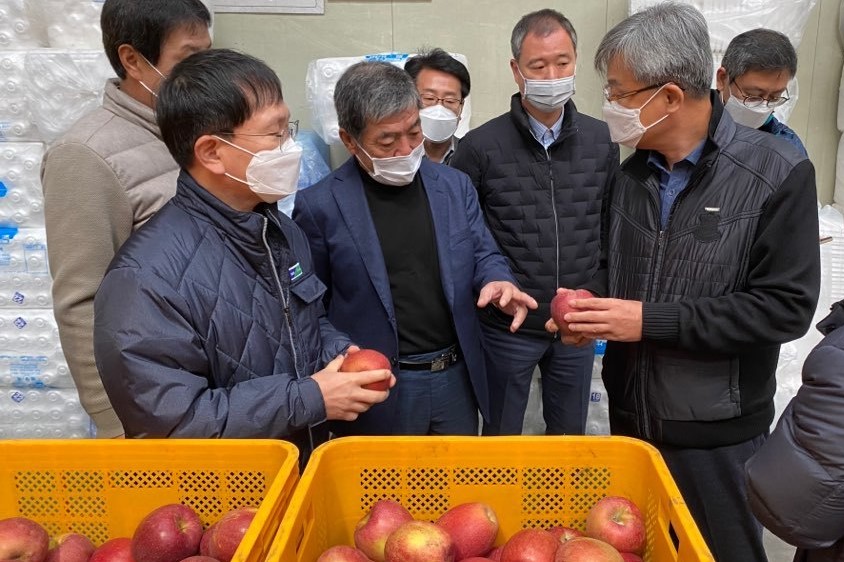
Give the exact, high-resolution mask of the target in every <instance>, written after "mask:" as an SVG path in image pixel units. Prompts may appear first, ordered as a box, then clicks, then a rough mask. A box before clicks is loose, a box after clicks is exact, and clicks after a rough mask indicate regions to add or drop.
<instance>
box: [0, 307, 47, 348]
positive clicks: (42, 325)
mask: <svg viewBox="0 0 844 562" xmlns="http://www.w3.org/2000/svg"><path fill="white" fill-rule="evenodd" d="M59 347H60V343H59V330H58V327H57V325H56V319H55V317H54V316H53V311H52V310H50V309H14V308H5V309H0V354H2V353H13V354H14V353H22V352H25V353H28V354H33V355H41V354H45V355H46V354H52V353H54V352H55V351H56V349H58V348H59Z"/></svg>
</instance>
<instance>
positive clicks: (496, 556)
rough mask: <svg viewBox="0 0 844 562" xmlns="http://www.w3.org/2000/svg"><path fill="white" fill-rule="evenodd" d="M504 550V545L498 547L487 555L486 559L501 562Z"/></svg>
mask: <svg viewBox="0 0 844 562" xmlns="http://www.w3.org/2000/svg"><path fill="white" fill-rule="evenodd" d="M502 550H504V545H501V546H496V547H495V548H493V549H492V550H490V551H489V552H487V553H486V557H487V558H489V559H490V560H492V562H501V551H502Z"/></svg>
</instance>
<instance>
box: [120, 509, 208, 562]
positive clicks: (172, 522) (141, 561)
mask: <svg viewBox="0 0 844 562" xmlns="http://www.w3.org/2000/svg"><path fill="white" fill-rule="evenodd" d="M201 539H202V522H201V521H200V520H199V516H198V515H197V514H196V512H194V510H192V509H191V508H189V507H188V506H186V505H182V504H179V503H174V504H169V505H165V506H162V507H159V508H158V509H156V510H154V511H152V512H151V513H150V514H149V515H147V516H146V517H144V518H143V520H142V521H141V522H140V523H139V524H138V527H137V529H135V534H134V536H133V537H132V556H133V557H134V558H135V562H180V561H181V560H183V559H185V558H187V557H188V556H193V555H194V554H197V553H198V552H199V541H200V540H201Z"/></svg>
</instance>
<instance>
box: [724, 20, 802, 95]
mask: <svg viewBox="0 0 844 562" xmlns="http://www.w3.org/2000/svg"><path fill="white" fill-rule="evenodd" d="M721 66H723V67H724V70H726V71H727V76H728V77H729V78H730V81H731V82H732V81H733V80H735V79H736V78H738V77H739V76H741V75H742V74H745V73H747V72H751V71H759V70H761V71H778V70H785V71H786V72H788V74H789V76H791V77H792V78H793V77H794V75H795V74H797V51H795V50H794V45H792V44H791V41H790V40H789V39H788V37H786V36H785V35H784V34H782V33H780V32H779V31H774V30H773V29H765V28H764V27H760V28H758V29H751V30H750V31H745V32H744V33H740V34H739V35H736V36H735V37H733V40H732V41H730V44H729V45H727V50H726V51H724V58H723V59H721Z"/></svg>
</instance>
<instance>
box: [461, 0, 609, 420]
mask: <svg viewBox="0 0 844 562" xmlns="http://www.w3.org/2000/svg"><path fill="white" fill-rule="evenodd" d="M510 45H511V49H512V52H513V58H512V60H511V61H510V68H511V70H512V72H513V79H514V80H515V82H516V85H517V86H518V88H519V92H518V93H516V94H515V95H514V96H513V97H512V99H511V101H510V111H509V112H508V113H505V114H504V115H501V116H499V117H497V118H495V119H493V120H491V121H490V122H488V123H486V124H484V125H482V126H480V127H478V128H477V129H475V130H473V131H470V132H469V133H468V134H466V136H465V137H463V139H462V140H461V142H460V145H459V146H458V148H457V152H456V153H455V155H454V158H453V159H452V161H451V165H452V166H454V167H455V168H457V169H459V170H462V171H464V172H466V173H467V174H469V177H470V178H471V179H472V182H473V183H474V185H475V188H476V189H477V192H478V198H479V199H480V203H481V208H482V209H483V212H484V216H485V218H486V221H487V224H489V228H490V230H491V231H492V234H493V236H494V237H495V238H496V240H497V242H498V245H499V247H500V248H501V251H502V253H503V254H504V255H505V256H506V257H507V258H508V260H509V261H510V264H511V266H512V268H513V271H514V273H515V276H516V280H517V282H518V283H519V286H520V287H522V288H523V289H524V290H525V291H526V292H527V293H528V294H530V295H531V296H532V297H534V298H535V299H536V300H537V302H538V303H539V313H538V314H536V315H531V316H530V317H529V318H528V319H527V320H526V321H525V324H524V326H523V327H522V329H521V330H519V333H518V334H514V333H511V332H510V331H509V330H508V329H507V328H508V323H509V320H508V319H507V318H506V317H504V316H503V315H501V314H500V313H499V312H498V311H496V310H493V309H491V308H487V309H486V310H485V311H484V312H483V313H482V322H483V333H484V343H485V348H486V356H487V369H488V372H489V384H490V416H491V418H490V420H489V423H487V424H485V425H484V433H485V434H488V435H499V434H500V435H510V434H519V433H521V431H522V423H523V421H524V415H525V409H526V408H527V402H528V395H529V391H530V383H531V378H532V376H533V373H534V370H535V369H536V367H537V366H539V370H540V372H541V375H542V406H543V410H542V411H543V416H544V418H545V426H546V432H547V433H549V434H583V433H584V431H585V428H586V412H587V406H588V404H589V387H590V381H591V378H592V364H593V351H592V347H591V346H588V347H582V348H578V347H574V346H570V345H565V344H563V343H562V342H561V341H560V340H559V339H558V338H556V337H554V336H550V335H549V334H548V333H547V332H545V330H544V327H543V322H544V319H545V318H548V316H549V314H550V312H549V310H550V302H551V299H552V298H553V297H554V291H555V290H556V289H557V287H561V286H564V287H571V286H577V285H579V284H582V283H585V282H586V281H587V280H589V279H590V278H591V277H592V274H593V273H594V271H595V269H596V268H597V267H598V256H599V237H600V221H601V199H602V197H603V195H604V191H605V185H606V183H607V181H608V179H609V177H610V176H611V175H612V173H613V170H615V169H616V168H617V166H618V147H617V146H616V145H614V144H612V142H610V136H609V133H608V131H607V126H606V125H605V124H604V123H602V122H600V121H598V120H596V119H593V118H591V117H589V116H587V115H583V114H581V113H578V111H577V108H576V107H575V104H574V102H573V101H572V100H571V96H572V94H574V90H575V67H576V63H577V51H576V47H577V34H576V33H575V30H574V27H573V26H572V24H571V22H570V21H569V20H568V19H567V18H566V17H565V16H563V15H562V14H560V13H559V12H557V11H555V10H550V9H546V10H540V11H538V12H533V13H530V14H527V15H525V16H524V17H523V18H521V20H520V21H519V22H518V23H517V24H516V26H515V27H514V28H513V33H512V36H511V40H510Z"/></svg>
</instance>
